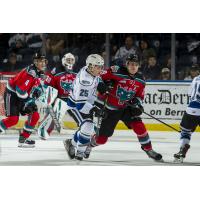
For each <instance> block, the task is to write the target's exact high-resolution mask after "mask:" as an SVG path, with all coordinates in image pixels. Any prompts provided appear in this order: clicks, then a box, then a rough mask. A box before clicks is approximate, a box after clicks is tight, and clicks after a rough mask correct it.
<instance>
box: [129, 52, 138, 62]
mask: <svg viewBox="0 0 200 200" xmlns="http://www.w3.org/2000/svg"><path fill="white" fill-rule="evenodd" d="M126 62H136V63H139V62H140V60H139V58H138V55H137V54H129V55H128V56H127V58H126Z"/></svg>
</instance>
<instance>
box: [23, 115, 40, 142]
mask: <svg viewBox="0 0 200 200" xmlns="http://www.w3.org/2000/svg"><path fill="white" fill-rule="evenodd" d="M39 118H40V116H39V113H38V112H34V113H33V114H32V115H29V116H28V120H27V121H26V122H25V125H24V129H23V132H22V133H21V135H22V136H24V137H25V138H28V137H29V136H30V135H31V133H32V132H33V131H34V128H35V125H36V124H37V122H38V120H39Z"/></svg>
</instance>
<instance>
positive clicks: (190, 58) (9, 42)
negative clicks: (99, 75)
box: [0, 33, 200, 80]
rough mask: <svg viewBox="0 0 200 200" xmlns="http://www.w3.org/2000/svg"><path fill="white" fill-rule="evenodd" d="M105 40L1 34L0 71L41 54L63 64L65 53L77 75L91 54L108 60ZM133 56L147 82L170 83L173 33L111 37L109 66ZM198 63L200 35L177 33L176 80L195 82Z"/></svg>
mask: <svg viewBox="0 0 200 200" xmlns="http://www.w3.org/2000/svg"><path fill="white" fill-rule="evenodd" d="M105 38H106V37H105V34H100V33H97V34H94V33H90V34H89V33H88V34H87V33H76V34H72V33H70V34H69V33H68V34H67V33H66V34H64V33H50V34H43V33H16V34H14V33H13V34H7V33H1V34H0V71H1V72H11V71H12V72H14V71H19V70H21V69H22V68H24V67H26V66H27V65H29V64H30V63H31V62H32V55H33V54H34V53H35V52H39V51H40V52H41V53H43V54H45V55H46V56H47V59H48V61H49V63H48V65H50V66H53V67H54V66H58V67H59V65H61V58H62V56H63V55H64V54H65V53H68V52H71V53H73V54H74V55H75V57H76V64H75V71H76V72H77V71H79V69H80V67H83V66H84V65H85V59H86V57H87V56H88V55H89V54H91V53H98V54H101V55H102V57H103V58H104V59H106V56H107V55H106V43H105V41H106V39H105ZM130 53H137V54H138V56H139V57H140V59H141V63H140V71H141V72H142V73H143V74H144V76H145V78H146V80H171V34H164V33H160V34H158V33H157V34H156V33H155V34H148V33H144V34H141V33H140V34H139V33H137V34H125V33H123V34H122V33H114V34H110V57H109V62H110V65H119V66H123V65H125V59H126V57H127V55H129V54H130ZM199 64H200V34H176V66H175V67H176V80H192V79H193V78H194V77H195V76H197V75H198V74H199V72H200V70H199Z"/></svg>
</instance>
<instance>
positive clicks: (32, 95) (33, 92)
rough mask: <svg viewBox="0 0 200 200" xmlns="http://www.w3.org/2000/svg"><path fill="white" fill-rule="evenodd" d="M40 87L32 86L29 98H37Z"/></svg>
mask: <svg viewBox="0 0 200 200" xmlns="http://www.w3.org/2000/svg"><path fill="white" fill-rule="evenodd" d="M41 94H42V89H41V88H40V87H34V88H33V90H32V91H31V98H34V99H37V98H39V97H40V96H41Z"/></svg>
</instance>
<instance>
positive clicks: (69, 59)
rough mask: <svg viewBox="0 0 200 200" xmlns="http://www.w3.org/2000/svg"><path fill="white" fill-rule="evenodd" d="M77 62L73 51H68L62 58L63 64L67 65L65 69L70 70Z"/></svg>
mask: <svg viewBox="0 0 200 200" xmlns="http://www.w3.org/2000/svg"><path fill="white" fill-rule="evenodd" d="M74 64H75V57H74V55H73V54H71V53H67V54H65V55H64V56H63V58H62V65H63V66H64V67H65V69H66V70H67V71H68V70H69V71H70V70H72V69H73V66H74Z"/></svg>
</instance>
